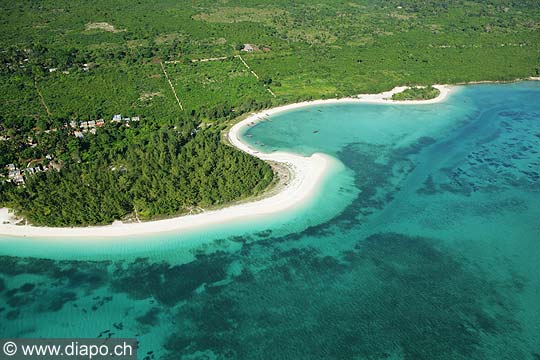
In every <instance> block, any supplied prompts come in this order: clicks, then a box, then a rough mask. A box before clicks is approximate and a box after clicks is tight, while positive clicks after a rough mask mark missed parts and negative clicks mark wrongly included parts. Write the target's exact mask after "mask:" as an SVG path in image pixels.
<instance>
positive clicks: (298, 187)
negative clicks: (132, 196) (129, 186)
mask: <svg viewBox="0 0 540 360" xmlns="http://www.w3.org/2000/svg"><path fill="white" fill-rule="evenodd" d="M435 87H436V88H438V89H439V90H440V92H441V93H440V95H439V96H438V97H437V98H435V99H431V100H422V101H393V100H389V99H390V98H391V97H392V95H393V94H395V93H399V92H401V91H403V90H405V89H406V87H396V88H394V89H392V90H390V91H387V92H384V93H380V94H364V95H358V96H356V97H351V98H343V99H326V100H315V101H306V102H301V103H296V104H290V105H285V106H280V107H276V108H273V109H269V110H264V111H262V112H260V113H257V114H253V115H251V116H249V117H248V118H246V119H244V120H242V121H241V122H239V123H237V124H235V125H234V126H233V127H232V128H231V130H230V131H229V134H228V137H229V141H230V142H231V144H232V145H233V146H235V147H237V148H238V149H240V150H242V151H245V152H247V153H249V154H251V155H253V156H256V157H258V158H260V159H262V160H266V161H275V162H278V163H282V164H284V165H286V166H287V167H288V168H289V169H290V171H291V179H290V181H288V183H287V184H284V186H282V190H281V191H280V192H279V193H277V194H275V195H273V196H270V197H266V198H263V199H261V200H257V201H252V202H247V203H241V204H236V205H231V206H230V207H226V208H223V209H219V210H212V211H206V212H202V213H199V214H194V215H186V216H180V217H176V218H171V219H165V220H156V221H148V222H142V223H122V222H120V221H116V222H115V223H113V224H112V225H106V226H91V227H74V228H54V227H37V226H31V225H16V223H17V222H18V220H17V219H15V218H14V217H13V216H12V214H10V213H9V211H8V210H7V209H5V208H3V209H0V236H19V237H32V238H40V237H42V238H43V237H46V238H77V237H93V238H103V237H121V236H133V235H144V234H152V233H160V232H185V231H188V230H194V229H197V228H203V227H207V226H212V225H216V224H221V223H226V222H232V221H245V220H249V219H253V218H257V217H262V216H268V215H271V214H277V213H281V212H283V211H285V210H289V209H291V208H294V207H297V206H300V205H301V204H303V203H304V202H305V201H307V200H309V199H310V198H312V196H313V195H314V194H315V193H316V192H317V190H318V188H319V186H320V184H321V183H322V181H323V180H324V179H325V175H326V174H327V173H328V172H329V170H330V169H331V167H332V164H333V163H335V161H336V160H335V159H333V158H331V157H330V156H328V155H325V154H319V153H317V154H313V155H312V156H310V157H303V156H299V155H295V154H291V153H286V152H275V153H269V154H267V153H261V152H258V151H256V150H254V149H252V148H250V147H249V146H248V145H247V144H245V143H243V142H242V141H241V140H240V133H241V129H242V128H243V127H245V126H248V125H252V124H255V123H257V122H258V121H261V120H263V119H264V118H266V116H268V115H272V114H276V113H278V112H282V111H286V110H291V109H296V108H300V107H304V106H310V105H319V104H328V103H373V104H415V105H418V104H433V103H437V102H441V101H443V100H445V99H446V98H447V96H448V95H449V94H450V93H451V91H452V90H453V89H454V87H452V86H446V85H435Z"/></svg>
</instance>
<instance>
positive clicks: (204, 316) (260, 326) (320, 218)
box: [0, 82, 540, 360]
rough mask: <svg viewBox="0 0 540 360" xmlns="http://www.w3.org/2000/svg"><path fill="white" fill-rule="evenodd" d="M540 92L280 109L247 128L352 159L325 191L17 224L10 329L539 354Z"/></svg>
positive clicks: (299, 346) (5, 278)
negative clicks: (106, 221)
mask: <svg viewBox="0 0 540 360" xmlns="http://www.w3.org/2000/svg"><path fill="white" fill-rule="evenodd" d="M538 99H540V84H539V83H538V82H523V83H516V84H505V85H500V84H499V85H475V86H467V87H461V88H459V90H458V91H457V92H456V93H454V94H453V95H452V96H451V97H450V98H449V99H448V100H447V101H446V102H444V103H441V104H435V105H358V104H355V105H352V104H349V105H345V104H341V105H324V106H317V107H307V108H303V109H298V110H294V111H289V112H286V113H282V114H279V115H276V116H273V117H272V118H270V120H269V121H265V122H263V123H261V124H259V125H257V126H255V127H251V128H249V129H247V130H246V133H245V134H244V135H245V140H246V141H249V142H250V143H252V144H253V145H254V146H256V147H258V148H259V149H260V150H261V151H274V150H287V151H293V152H297V153H300V154H304V155H309V154H311V153H313V152H324V153H327V154H330V155H332V156H334V157H335V158H336V159H337V160H339V164H340V165H339V166H336V168H335V169H334V170H333V172H332V175H331V176H330V177H329V178H328V179H327V181H326V183H325V184H324V185H323V186H322V188H321V193H320V194H319V196H317V197H316V198H315V199H313V201H312V202H310V203H309V204H306V205H305V206H304V207H302V208H300V209H296V210H295V211H293V212H288V213H284V214H280V215H279V216H275V217H273V218H271V219H261V220H260V221H257V222H249V223H241V222H240V223H236V224H231V225H229V226H224V227H219V228H215V229H212V230H205V231H200V232H198V233H193V234H166V235H160V236H153V237H143V238H139V239H136V241H134V239H124V240H119V241H117V242H115V243H111V242H103V241H102V242H99V243H98V244H96V242H94V243H93V244H92V245H90V244H88V242H85V243H80V242H78V243H76V242H75V241H72V242H71V243H69V242H68V243H66V242H64V243H57V244H55V245H54V246H53V247H52V248H51V245H47V244H44V241H43V240H34V239H24V240H21V239H3V240H0V241H1V242H0V254H3V255H5V256H2V257H0V321H1V322H0V324H1V325H2V326H1V328H0V337H40V336H43V337H71V336H80V337H96V336H98V335H99V334H100V333H101V332H103V331H106V330H110V331H111V332H112V333H114V335H113V336H114V337H137V338H138V339H139V340H140V342H141V346H142V349H141V352H140V353H139V357H140V358H141V359H142V358H144V357H145V356H147V357H148V358H149V359H151V358H156V359H157V358H170V359H179V358H182V359H407V360H409V359H410V360H413V359H414V360H416V359H532V360H538V359H540V305H539V304H540V152H539V151H540V101H538ZM130 244H133V245H130ZM39 255H41V256H42V257H46V258H49V259H39V258H37V257H36V256H38V257H39ZM25 256H32V257H25ZM149 351H153V353H152V354H151V355H150V354H147V352H149Z"/></svg>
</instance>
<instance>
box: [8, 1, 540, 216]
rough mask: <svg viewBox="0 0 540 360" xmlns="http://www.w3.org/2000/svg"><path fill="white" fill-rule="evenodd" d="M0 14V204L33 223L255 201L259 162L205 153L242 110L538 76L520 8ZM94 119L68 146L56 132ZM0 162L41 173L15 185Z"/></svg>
mask: <svg viewBox="0 0 540 360" xmlns="http://www.w3.org/2000/svg"><path fill="white" fill-rule="evenodd" d="M0 7H1V10H2V11H1V13H0V24H1V29H2V31H1V32H0V97H1V98H2V102H1V105H0V172H3V173H2V175H3V176H4V177H3V178H1V177H0V206H9V207H12V208H14V209H16V210H17V211H18V212H20V213H21V214H23V215H25V216H27V217H28V219H29V220H30V221H31V222H34V223H39V224H47V225H79V224H80V225H82V224H96V223H107V222H111V221H112V220H113V219H116V218H121V217H125V216H128V215H136V216H139V217H143V218H152V217H157V216H163V215H172V214H177V213H185V212H189V211H191V210H192V209H193V208H196V207H197V206H203V207H204V206H208V205H214V204H221V203H223V202H225V201H230V200H233V199H237V198H240V197H246V196H250V195H253V194H256V193H258V192H260V191H261V190H262V189H263V188H265V187H266V186H267V185H268V184H269V183H270V182H271V178H272V176H271V171H270V168H269V166H268V165H266V164H264V163H262V162H260V161H258V160H256V159H253V158H251V157H248V156H245V155H243V154H241V153H240V152H238V151H236V150H234V149H231V148H230V147H228V146H227V145H225V144H222V143H221V142H220V141H219V139H220V131H222V130H223V129H224V127H225V126H226V125H227V122H228V121H230V120H231V119H233V118H235V117H237V116H239V115H241V114H244V113H247V112H250V111H254V110H257V109H261V108H267V107H270V106H275V105H279V104H284V103H289V102H294V101H299V100H306V99H312V98H328V97H336V96H338V97H341V96H349V95H354V94H358V93H373V92H380V91H383V90H388V89H390V88H392V87H394V86H396V85H416V84H434V83H457V82H466V81H478V80H511V79H515V78H524V77H528V76H538V74H539V73H540V31H538V30H539V29H540V22H539V20H538V19H540V4H539V3H538V2H537V1H532V0H525V1H513V0H489V1H484V0H482V1H480V0H478V1H464V0H458V1H452V2H449V1H442V2H441V1H436V0H422V1H420V0H405V1H403V0H399V1H398V0H385V1H374V0H359V1H349V0H347V1H341V0H334V1H322V0H315V1H309V2H308V1H298V2H295V3H294V5H292V4H291V3H290V2H289V1H284V0H278V1H272V2H268V1H262V0H255V1H252V0H250V1H248V0H234V1H229V2H226V3H216V2H214V1H206V0H204V1H197V2H190V3H185V2H181V3H179V2H177V1H173V0H159V1H150V0H139V1H136V2H134V1H130V0H118V1H114V2H112V3H111V2H109V1H104V0H96V1H93V2H82V1H80V0H75V1H67V0H54V1H53V0H38V1H30V2H29V1H16V0H4V1H3V2H2V5H0ZM245 44H250V45H249V46H248V47H246V46H244V45H245ZM250 50H253V51H250ZM240 54H241V55H242V58H243V59H244V60H245V62H246V64H244V63H243V62H242V61H241V59H240V58H239V57H238V56H237V55H240ZM163 69H165V71H166V72H167V74H168V76H169V79H170V81H171V84H172V86H173V87H174V89H175V91H176V94H177V95H178V98H179V101H180V103H181V105H182V108H181V107H180V104H178V102H177V100H176V97H175V95H174V94H173V91H172V89H171V87H170V84H169V81H168V79H167V78H166V76H165V73H164V71H163ZM252 71H253V72H252ZM417 91H418V90H417ZM273 94H275V96H274V95H273ZM403 96H407V94H405V95H403ZM414 96H417V94H415V95H414ZM421 96H424V94H421ZM115 114H122V115H123V116H129V117H133V116H138V117H140V119H141V120H140V122H137V123H136V124H132V126H131V127H129V128H128V127H125V126H122V125H121V124H117V123H110V120H111V119H112V116H113V115H115ZM101 118H103V119H104V120H105V124H106V125H105V126H103V127H99V128H96V129H95V132H96V133H95V134H91V133H89V132H88V133H83V134H82V135H83V137H82V138H81V137H80V136H79V137H76V136H75V135H76V134H75V131H78V130H80V129H74V128H72V127H71V126H70V125H69V123H70V122H76V123H77V124H78V123H79V122H81V121H89V120H90V121H95V120H98V119H101ZM77 126H78V125H77ZM160 151H161V152H165V153H161V154H160V153H159V152H160ZM209 158H211V159H212V160H211V161H210V160H209ZM8 164H14V165H15V166H16V167H17V168H19V169H25V168H27V167H30V166H36V165H37V164H41V166H42V167H43V168H50V170H48V171H45V172H40V173H38V174H36V175H31V176H30V175H28V176H25V181H26V186H15V185H14V184H13V183H12V182H9V181H7V180H10V179H8V177H9V173H8V169H7V168H4V166H6V165H8ZM113 168H114V169H116V170H112V169H113ZM54 169H56V170H54ZM118 169H123V170H118ZM178 169H180V170H178ZM201 179H204V181H205V182H201ZM198 182H199V183H198Z"/></svg>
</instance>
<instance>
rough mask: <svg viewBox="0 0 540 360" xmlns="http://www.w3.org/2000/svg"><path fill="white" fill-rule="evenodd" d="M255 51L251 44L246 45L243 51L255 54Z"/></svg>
mask: <svg viewBox="0 0 540 360" xmlns="http://www.w3.org/2000/svg"><path fill="white" fill-rule="evenodd" d="M254 50H255V48H254V47H253V45H251V44H244V48H243V49H242V51H245V52H253V51H254Z"/></svg>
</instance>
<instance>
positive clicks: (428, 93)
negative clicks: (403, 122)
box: [392, 86, 441, 100]
mask: <svg viewBox="0 0 540 360" xmlns="http://www.w3.org/2000/svg"><path fill="white" fill-rule="evenodd" d="M440 93H441V92H440V90H439V89H436V88H434V87H433V86H425V87H418V86H413V87H411V88H408V89H406V90H404V91H402V92H400V93H397V94H394V95H392V100H429V99H435V98H436V97H437V96H439V94H440Z"/></svg>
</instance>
